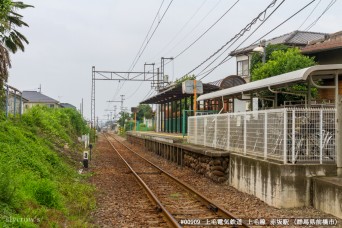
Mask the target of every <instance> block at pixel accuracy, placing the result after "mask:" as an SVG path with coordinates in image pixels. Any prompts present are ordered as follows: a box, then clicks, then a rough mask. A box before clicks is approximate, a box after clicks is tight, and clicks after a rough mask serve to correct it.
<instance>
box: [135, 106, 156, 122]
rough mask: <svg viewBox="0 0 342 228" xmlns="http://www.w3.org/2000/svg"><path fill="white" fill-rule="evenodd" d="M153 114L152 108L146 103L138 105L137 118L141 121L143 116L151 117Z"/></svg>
mask: <svg viewBox="0 0 342 228" xmlns="http://www.w3.org/2000/svg"><path fill="white" fill-rule="evenodd" d="M152 115H153V110H152V108H151V106H150V105H148V104H140V105H139V106H138V112H137V120H138V121H143V119H144V117H145V118H146V119H151V118H152Z"/></svg>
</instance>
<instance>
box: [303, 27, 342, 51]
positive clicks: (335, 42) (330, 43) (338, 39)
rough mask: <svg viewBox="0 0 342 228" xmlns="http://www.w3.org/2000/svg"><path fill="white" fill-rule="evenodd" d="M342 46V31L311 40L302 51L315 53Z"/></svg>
mask: <svg viewBox="0 0 342 228" xmlns="http://www.w3.org/2000/svg"><path fill="white" fill-rule="evenodd" d="M338 48H342V31H339V32H336V33H333V34H330V35H328V36H326V37H325V38H323V39H318V40H315V41H312V42H310V43H309V44H308V45H307V46H306V47H304V48H302V53H306V54H308V53H315V52H320V51H327V50H332V49H338Z"/></svg>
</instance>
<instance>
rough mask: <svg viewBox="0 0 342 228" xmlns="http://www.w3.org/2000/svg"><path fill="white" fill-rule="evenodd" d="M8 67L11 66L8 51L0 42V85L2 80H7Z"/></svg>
mask: <svg viewBox="0 0 342 228" xmlns="http://www.w3.org/2000/svg"><path fill="white" fill-rule="evenodd" d="M9 67H11V62H10V58H9V53H8V51H7V49H6V48H5V47H4V46H3V45H2V44H0V85H2V82H4V81H7V78H8V68H9ZM0 88H2V87H0Z"/></svg>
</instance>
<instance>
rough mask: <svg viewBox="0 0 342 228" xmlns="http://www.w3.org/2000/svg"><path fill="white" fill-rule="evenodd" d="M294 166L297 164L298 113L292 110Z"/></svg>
mask: <svg viewBox="0 0 342 228" xmlns="http://www.w3.org/2000/svg"><path fill="white" fill-rule="evenodd" d="M291 134H292V136H291V137H292V141H291V143H292V159H291V161H292V164H294V163H295V162H296V154H295V153H296V150H295V149H296V113H295V110H292V133H291ZM299 149H300V148H299Z"/></svg>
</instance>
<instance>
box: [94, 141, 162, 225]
mask: <svg viewBox="0 0 342 228" xmlns="http://www.w3.org/2000/svg"><path fill="white" fill-rule="evenodd" d="M90 166H91V168H90V169H89V170H88V172H89V171H90V172H93V176H92V177H91V183H92V184H93V185H95V187H96V189H97V193H96V200H97V208H96V210H95V211H94V212H93V213H92V215H91V216H92V222H93V223H94V225H95V227H163V226H164V227H167V225H166V224H165V223H164V220H163V218H162V216H161V215H160V214H159V213H157V212H156V210H155V209H154V206H153V204H152V203H151V202H150V200H149V199H148V197H147V195H146V194H145V192H144V190H143V189H142V188H141V187H140V185H139V184H138V182H137V181H136V179H135V178H134V176H133V175H132V174H131V173H130V172H129V169H128V168H127V167H126V166H125V165H124V164H123V162H122V161H121V160H120V158H119V156H118V155H117V154H116V153H115V152H114V151H113V149H112V148H111V147H110V145H109V144H108V142H107V141H106V139H105V138H104V137H102V136H101V137H100V138H99V141H98V142H97V145H96V148H95V151H94V153H93V159H92V161H91V163H90ZM160 223H161V224H160ZM163 223H164V224H163Z"/></svg>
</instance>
